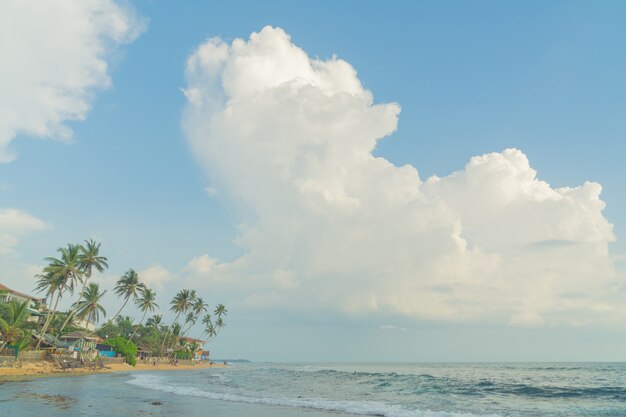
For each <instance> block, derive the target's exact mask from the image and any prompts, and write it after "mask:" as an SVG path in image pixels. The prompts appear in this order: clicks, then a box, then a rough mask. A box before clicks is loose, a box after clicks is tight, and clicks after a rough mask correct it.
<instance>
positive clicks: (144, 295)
mask: <svg viewBox="0 0 626 417" xmlns="http://www.w3.org/2000/svg"><path fill="white" fill-rule="evenodd" d="M135 304H136V305H137V307H138V308H139V310H140V311H142V312H143V316H141V321H140V322H139V324H137V327H135V331H134V332H133V335H132V336H131V337H130V339H128V341H129V342H130V341H131V340H133V337H135V334H136V333H137V330H139V326H141V323H143V319H145V318H146V314H147V313H148V311H154V310H155V309H156V308H157V307H158V306H159V305H158V304H157V303H156V293H155V292H154V291H153V290H151V289H149V288H145V289H144V290H143V291H141V295H140V296H139V298H138V299H137V301H136V302H135Z"/></svg>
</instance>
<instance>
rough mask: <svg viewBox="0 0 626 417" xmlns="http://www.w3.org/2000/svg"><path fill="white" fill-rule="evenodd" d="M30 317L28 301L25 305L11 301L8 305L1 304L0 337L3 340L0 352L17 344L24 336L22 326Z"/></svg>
mask: <svg viewBox="0 0 626 417" xmlns="http://www.w3.org/2000/svg"><path fill="white" fill-rule="evenodd" d="M28 317H30V311H28V301H24V302H23V303H20V302H17V301H9V302H8V303H6V304H0V335H2V339H3V341H2V342H1V344H0V352H2V350H3V349H4V347H5V346H6V345H8V344H9V343H15V342H17V341H18V340H19V339H20V338H21V337H22V336H23V335H24V330H23V329H22V324H24V323H25V322H26V319H28Z"/></svg>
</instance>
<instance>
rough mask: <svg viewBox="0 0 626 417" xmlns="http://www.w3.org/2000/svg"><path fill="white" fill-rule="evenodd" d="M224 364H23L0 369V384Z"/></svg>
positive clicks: (42, 362) (219, 366)
mask: <svg viewBox="0 0 626 417" xmlns="http://www.w3.org/2000/svg"><path fill="white" fill-rule="evenodd" d="M227 366H228V365H224V364H217V363H214V364H212V365H211V364H208V363H201V364H194V365H170V364H165V363H162V364H157V365H156V366H155V365H152V364H146V363H138V364H137V365H136V366H130V365H128V364H126V363H109V364H106V365H105V367H104V369H95V370H94V369H89V368H75V369H59V368H58V367H57V366H56V365H55V364H53V363H52V362H46V361H41V362H29V363H24V364H23V365H22V366H21V367H20V368H0V384H2V383H5V382H17V381H30V380H32V379H35V378H45V377H58V376H81V375H91V374H107V373H113V372H135V371H186V370H194V369H205V368H226V367H227Z"/></svg>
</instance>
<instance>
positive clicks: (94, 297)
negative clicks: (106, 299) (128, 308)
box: [75, 282, 107, 324]
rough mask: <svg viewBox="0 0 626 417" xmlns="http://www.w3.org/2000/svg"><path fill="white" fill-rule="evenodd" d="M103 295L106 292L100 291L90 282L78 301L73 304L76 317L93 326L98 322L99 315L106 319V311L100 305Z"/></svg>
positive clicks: (96, 285)
mask: <svg viewBox="0 0 626 417" xmlns="http://www.w3.org/2000/svg"><path fill="white" fill-rule="evenodd" d="M104 294H106V290H104V291H100V286H99V285H98V284H96V283H95V282H90V283H89V285H88V286H87V288H85V289H84V290H83V293H82V294H81V298H80V300H78V301H77V302H76V303H75V304H76V305H75V307H76V310H77V312H76V317H78V318H79V319H81V320H87V323H94V324H95V323H97V322H98V320H100V313H102V316H104V317H106V315H107V313H106V310H105V309H104V307H102V305H101V304H100V300H101V299H102V297H103V296H104Z"/></svg>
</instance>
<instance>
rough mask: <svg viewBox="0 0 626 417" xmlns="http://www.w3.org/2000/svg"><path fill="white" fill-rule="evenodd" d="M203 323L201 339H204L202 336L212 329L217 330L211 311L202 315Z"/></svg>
mask: <svg viewBox="0 0 626 417" xmlns="http://www.w3.org/2000/svg"><path fill="white" fill-rule="evenodd" d="M202 324H204V330H203V331H202V334H201V335H200V339H202V337H203V336H204V335H205V334H209V333H211V332H212V331H214V330H215V328H214V326H213V318H212V317H211V315H210V314H209V313H207V314H205V315H204V316H203V317H202Z"/></svg>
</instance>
